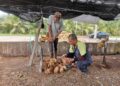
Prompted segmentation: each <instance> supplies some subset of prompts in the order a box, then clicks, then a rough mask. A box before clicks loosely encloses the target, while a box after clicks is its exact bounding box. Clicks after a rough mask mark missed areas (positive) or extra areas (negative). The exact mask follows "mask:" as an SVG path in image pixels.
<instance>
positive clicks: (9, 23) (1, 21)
mask: <svg viewBox="0 0 120 86" xmlns="http://www.w3.org/2000/svg"><path fill="white" fill-rule="evenodd" d="M38 24H39V23H38ZM44 24H45V28H44V29H42V31H41V34H46V32H47V19H44ZM37 26H38V25H37V23H30V22H27V21H23V20H21V19H20V18H18V17H16V16H14V15H8V16H6V17H3V18H0V34H24V35H25V34H35V31H36V29H37ZM98 27H99V31H103V32H107V33H109V34H110V35H111V36H120V20H118V21H102V20H101V21H100V22H99V24H98ZM64 30H65V31H67V32H73V31H74V32H75V33H76V34H78V35H88V34H90V33H93V31H94V24H87V23H76V22H74V21H72V20H64Z"/></svg>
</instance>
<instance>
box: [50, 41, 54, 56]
mask: <svg viewBox="0 0 120 86" xmlns="http://www.w3.org/2000/svg"><path fill="white" fill-rule="evenodd" d="M49 53H50V57H51V58H53V42H49Z"/></svg>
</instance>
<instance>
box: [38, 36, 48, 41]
mask: <svg viewBox="0 0 120 86" xmlns="http://www.w3.org/2000/svg"><path fill="white" fill-rule="evenodd" d="M39 40H40V41H41V42H45V41H47V40H48V38H47V36H46V35H41V36H40V37H39Z"/></svg>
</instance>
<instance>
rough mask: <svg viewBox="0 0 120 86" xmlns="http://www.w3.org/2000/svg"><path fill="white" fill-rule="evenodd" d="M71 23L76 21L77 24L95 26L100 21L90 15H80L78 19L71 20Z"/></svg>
mask: <svg viewBox="0 0 120 86" xmlns="http://www.w3.org/2000/svg"><path fill="white" fill-rule="evenodd" d="M72 20H73V21H77V22H84V23H91V24H97V23H98V22H99V20H100V18H99V17H96V16H91V15H85V14H83V15H81V16H78V17H75V18H73V19H72Z"/></svg>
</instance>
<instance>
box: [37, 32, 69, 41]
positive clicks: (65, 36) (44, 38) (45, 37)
mask: <svg viewBox="0 0 120 86" xmlns="http://www.w3.org/2000/svg"><path fill="white" fill-rule="evenodd" d="M69 34H70V33H68V32H65V31H63V32H62V33H61V34H60V35H59V37H58V38H59V39H60V41H67V39H68V36H69ZM39 40H40V41H42V42H45V41H48V40H49V36H48V33H47V34H46V35H41V36H40V37H39Z"/></svg>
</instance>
